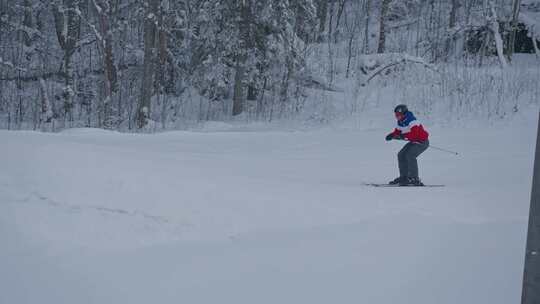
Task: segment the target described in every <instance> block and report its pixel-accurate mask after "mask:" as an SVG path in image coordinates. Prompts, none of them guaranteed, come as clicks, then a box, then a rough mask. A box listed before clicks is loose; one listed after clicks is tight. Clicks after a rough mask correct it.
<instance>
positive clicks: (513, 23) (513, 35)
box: [506, 0, 534, 58]
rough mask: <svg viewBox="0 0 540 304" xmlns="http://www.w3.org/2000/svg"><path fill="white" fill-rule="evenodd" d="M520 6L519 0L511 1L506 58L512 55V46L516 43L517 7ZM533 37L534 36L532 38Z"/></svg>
mask: <svg viewBox="0 0 540 304" xmlns="http://www.w3.org/2000/svg"><path fill="white" fill-rule="evenodd" d="M520 7H521V0H513V1H512V17H511V18H512V19H511V20H510V27H511V28H510V37H509V38H508V45H507V47H506V50H507V55H508V58H512V55H514V51H515V50H514V46H515V43H516V31H517V27H518V18H519V9H520ZM533 39H534V38H533Z"/></svg>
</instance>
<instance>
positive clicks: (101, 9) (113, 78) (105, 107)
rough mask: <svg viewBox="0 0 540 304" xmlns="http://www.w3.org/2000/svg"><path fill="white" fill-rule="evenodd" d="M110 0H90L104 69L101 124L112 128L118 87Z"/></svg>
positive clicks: (114, 120) (114, 124)
mask: <svg viewBox="0 0 540 304" xmlns="http://www.w3.org/2000/svg"><path fill="white" fill-rule="evenodd" d="M111 2H112V1H110V0H92V3H93V5H94V8H95V10H96V14H97V19H98V23H99V35H97V44H98V46H99V48H100V50H101V53H102V60H103V68H104V70H105V73H104V74H105V81H104V84H105V85H104V86H105V87H104V92H105V97H104V98H103V101H102V111H103V126H104V127H105V128H107V129H112V128H114V127H115V126H116V121H117V119H118V118H117V117H116V116H115V113H114V110H113V100H114V94H115V93H116V92H117V89H118V84H117V81H118V76H117V69H116V63H115V60H114V53H113V29H112V27H111V23H112V18H113V16H114V11H113V8H114V6H113V3H111Z"/></svg>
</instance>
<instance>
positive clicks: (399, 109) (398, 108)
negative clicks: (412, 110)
mask: <svg viewBox="0 0 540 304" xmlns="http://www.w3.org/2000/svg"><path fill="white" fill-rule="evenodd" d="M408 111H409V109H408V108H407V106H406V105H404V104H400V105H397V106H396V108H395V109H394V113H401V114H405V113H406V112H408Z"/></svg>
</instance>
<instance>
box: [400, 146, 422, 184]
mask: <svg viewBox="0 0 540 304" xmlns="http://www.w3.org/2000/svg"><path fill="white" fill-rule="evenodd" d="M428 147H429V140H426V141H425V142H423V143H412V142H408V143H407V144H406V145H405V146H404V147H403V148H402V149H401V150H400V151H399V153H398V164H399V176H401V177H418V162H417V161H416V158H417V157H418V156H419V155H420V154H422V152H424V151H426V149H427V148H428Z"/></svg>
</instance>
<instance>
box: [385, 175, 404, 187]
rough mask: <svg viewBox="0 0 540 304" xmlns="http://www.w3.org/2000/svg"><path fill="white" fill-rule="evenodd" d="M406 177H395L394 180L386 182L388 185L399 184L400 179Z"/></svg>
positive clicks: (402, 179)
mask: <svg viewBox="0 0 540 304" xmlns="http://www.w3.org/2000/svg"><path fill="white" fill-rule="evenodd" d="M406 180H407V178H406V177H401V176H400V177H396V178H395V179H394V180H392V181H389V182H388V184H389V185H399V184H400V183H401V182H402V181H406Z"/></svg>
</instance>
